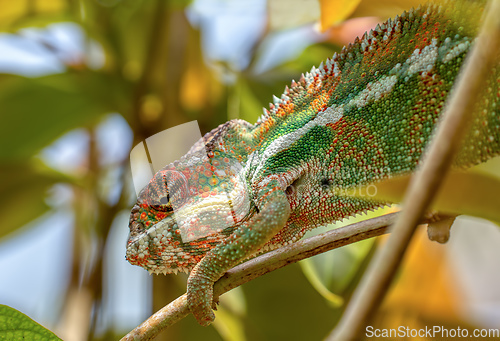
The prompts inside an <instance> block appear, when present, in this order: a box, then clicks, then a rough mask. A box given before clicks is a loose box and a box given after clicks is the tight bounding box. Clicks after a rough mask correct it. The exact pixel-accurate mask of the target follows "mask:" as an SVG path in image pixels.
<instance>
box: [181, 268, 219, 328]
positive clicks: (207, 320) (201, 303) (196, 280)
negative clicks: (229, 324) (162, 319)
mask: <svg viewBox="0 0 500 341" xmlns="http://www.w3.org/2000/svg"><path fill="white" fill-rule="evenodd" d="M213 286H214V282H213V281H211V280H209V279H205V278H200V277H198V276H192V275H191V276H189V278H188V283H187V302H188V307H189V310H190V311H191V313H192V314H193V316H194V317H195V319H196V321H198V323H199V324H200V325H202V326H208V325H210V324H211V323H212V322H213V321H214V320H215V314H214V312H213V311H212V309H214V310H216V306H215V303H214V302H213Z"/></svg>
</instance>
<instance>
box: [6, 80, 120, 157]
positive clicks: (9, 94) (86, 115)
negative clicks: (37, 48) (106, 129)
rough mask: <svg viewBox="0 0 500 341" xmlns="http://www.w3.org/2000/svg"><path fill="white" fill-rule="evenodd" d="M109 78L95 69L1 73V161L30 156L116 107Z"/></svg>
mask: <svg viewBox="0 0 500 341" xmlns="http://www.w3.org/2000/svg"><path fill="white" fill-rule="evenodd" d="M109 83H110V82H109V81H107V77H105V76H104V75H101V74H98V73H94V72H90V71H88V72H87V71H85V72H78V73H77V72H69V73H64V74H57V75H50V76H45V77H40V78H25V77H20V76H6V75H4V76H3V77H1V78H0V117H1V119H2V124H1V125H0V141H1V143H2V148H1V149H0V162H5V161H21V160H25V159H26V158H28V157H30V156H32V155H34V154H35V153H37V152H38V151H39V150H40V149H42V148H43V147H45V146H46V145H48V144H49V143H50V142H52V141H53V140H55V139H56V138H57V137H59V136H60V135H62V134H63V133H65V132H66V131H68V130H70V129H74V128H76V127H81V126H82V125H85V124H89V123H90V122H91V121H92V120H94V119H96V118H97V117H98V116H99V115H102V114H105V113H106V112H107V111H108V112H109V111H111V110H112V108H113V106H112V105H111V103H112V95H113V92H112V90H109V89H113V88H114V87H113V85H112V84H109ZM110 102H111V103H110Z"/></svg>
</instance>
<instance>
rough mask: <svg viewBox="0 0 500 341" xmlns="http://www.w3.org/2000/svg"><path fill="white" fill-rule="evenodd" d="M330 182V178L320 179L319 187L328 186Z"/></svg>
mask: <svg viewBox="0 0 500 341" xmlns="http://www.w3.org/2000/svg"><path fill="white" fill-rule="evenodd" d="M331 184H332V183H331V182H330V179H326V178H325V179H323V180H321V187H323V188H328V187H330V185H331Z"/></svg>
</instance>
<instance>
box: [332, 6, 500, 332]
mask: <svg viewBox="0 0 500 341" xmlns="http://www.w3.org/2000/svg"><path fill="white" fill-rule="evenodd" d="M490 5H491V6H489V8H487V10H486V11H485V13H488V15H487V17H486V20H485V22H484V24H483V26H482V28H481V32H480V34H479V37H478V38H477V41H476V43H475V44H474V46H473V48H472V51H471V53H470V55H469V57H468V58H467V60H466V63H465V66H464V67H463V68H462V72H461V73H460V75H459V77H460V78H459V82H458V84H457V87H456V89H455V90H454V91H453V93H452V95H451V96H452V97H451V98H450V101H449V104H448V105H447V107H446V109H445V112H444V113H443V119H442V121H441V123H440V124H439V126H438V130H437V134H436V136H435V137H434V139H433V140H432V141H431V145H430V149H429V152H428V153H427V154H426V155H425V156H424V161H423V163H422V164H423V167H422V168H421V169H420V170H418V171H417V172H416V173H415V174H414V176H413V177H412V180H411V182H410V184H409V186H408V189H407V191H406V194H405V198H404V200H403V203H404V205H403V207H404V209H403V212H402V213H401V215H400V216H399V217H398V219H397V222H396V224H395V225H394V227H393V228H392V229H391V230H392V233H391V236H390V237H389V239H388V241H387V243H386V244H385V245H384V246H383V247H382V248H380V249H378V250H377V252H376V253H375V255H374V258H373V260H372V261H371V263H370V265H369V267H368V269H367V271H366V272H365V274H364V276H363V278H362V280H361V282H360V284H359V286H358V287H357V289H356V291H355V292H354V295H353V297H352V299H351V301H350V302H349V305H348V306H347V308H346V311H345V313H344V314H343V316H342V318H341V320H340V322H339V324H338V326H337V327H336V329H335V330H334V331H333V333H332V334H331V335H330V336H329V337H328V340H339V341H347V340H358V339H360V338H361V334H362V332H363V330H364V327H365V324H366V323H367V322H368V321H369V319H370V318H371V316H372V315H373V313H374V312H375V311H376V309H377V307H378V306H379V305H380V303H381V302H382V299H383V297H384V296H385V294H386V292H387V290H388V288H389V285H390V283H391V281H392V279H393V277H394V275H395V273H396V271H397V269H398V267H399V264H400V263H401V260H402V258H403V255H404V253H405V251H406V248H407V247H408V244H409V242H410V240H411V237H412V236H413V233H414V231H415V229H416V226H417V224H418V222H419V220H420V217H422V215H423V214H424V212H425V210H426V209H427V207H428V206H429V204H430V203H431V201H432V198H433V197H434V195H435V194H436V192H437V191H438V189H439V186H440V184H441V182H442V179H443V178H444V176H445V175H446V173H447V171H448V170H449V168H450V166H451V163H452V161H453V156H454V155H455V151H456V149H457V147H458V146H459V145H460V141H462V137H463V135H464V131H465V128H466V126H467V123H468V122H469V119H470V118H471V117H472V113H473V112H474V105H475V104H476V100H477V98H478V97H479V94H480V91H481V90H482V89H483V86H484V79H487V78H488V73H489V72H490V70H491V68H492V67H493V65H494V63H496V61H497V52H498V47H499V45H500V16H499V15H498V14H499V13H500V0H492V1H491V3H490Z"/></svg>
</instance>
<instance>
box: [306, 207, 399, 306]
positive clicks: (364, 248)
mask: <svg viewBox="0 0 500 341" xmlns="http://www.w3.org/2000/svg"><path fill="white" fill-rule="evenodd" d="M392 211H393V208H390V207H385V208H380V209H378V210H376V211H375V212H368V213H367V214H366V215H358V216H354V217H351V218H349V219H346V220H344V221H342V222H337V223H335V224H332V225H328V226H323V227H319V228H315V229H314V230H311V231H308V232H307V234H306V237H309V236H312V235H317V234H320V233H323V232H326V231H328V230H331V229H332V228H339V227H342V226H347V225H350V224H352V223H355V222H358V221H362V220H365V219H368V218H372V217H376V216H380V215H383V214H387V213H389V212H392ZM373 241H374V240H373V239H369V240H364V241H360V242H357V243H354V244H350V245H347V246H344V247H341V248H339V249H335V250H331V251H329V252H325V253H322V254H320V255H317V256H315V257H312V258H309V259H306V260H303V261H300V262H299V264H300V266H301V267H302V271H303V272H304V274H305V276H306V277H307V279H308V280H309V282H310V283H311V284H312V286H313V287H314V288H315V289H316V290H317V291H318V293H319V294H320V295H321V296H323V297H324V298H325V299H326V300H327V301H328V302H329V303H330V304H331V306H332V307H338V306H339V305H341V304H342V301H343V297H342V296H339V295H340V294H345V293H346V292H347V291H349V289H350V288H349V286H350V285H351V284H352V283H353V281H354V280H355V278H356V276H358V275H359V274H358V272H359V269H360V266H361V265H362V264H363V263H364V262H365V259H366V257H367V256H369V255H370V250H371V248H372V246H373Z"/></svg>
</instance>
